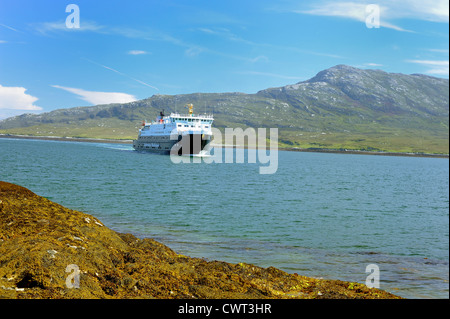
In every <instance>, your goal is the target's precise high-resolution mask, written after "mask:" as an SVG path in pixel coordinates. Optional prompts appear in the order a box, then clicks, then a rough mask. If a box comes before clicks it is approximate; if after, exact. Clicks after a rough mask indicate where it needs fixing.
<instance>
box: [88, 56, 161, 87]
mask: <svg viewBox="0 0 450 319" xmlns="http://www.w3.org/2000/svg"><path fill="white" fill-rule="evenodd" d="M84 60H86V61H88V62H90V63H93V64H96V65H98V66H100V67H102V68H105V69H107V70H110V71H113V72H115V73H117V74H120V75H123V76H125V77H127V78H129V79H131V80H133V81H136V82H138V83H140V84H142V85H145V86H147V87H149V88H152V89H155V90H157V91H159V89H158V88H157V87H154V86H153V85H150V84H148V83H145V82H144V81H141V80H139V79H136V78H134V77H132V76H129V75H128V74H125V73H123V72H120V71H117V70H116V69H113V68H111V67H109V66H106V65H103V64H100V63H97V62H95V61H92V60H89V59H86V58H84Z"/></svg>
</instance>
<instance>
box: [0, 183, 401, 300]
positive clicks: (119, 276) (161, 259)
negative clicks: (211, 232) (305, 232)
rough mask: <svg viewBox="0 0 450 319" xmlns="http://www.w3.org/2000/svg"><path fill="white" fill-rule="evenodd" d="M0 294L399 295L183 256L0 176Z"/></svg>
mask: <svg viewBox="0 0 450 319" xmlns="http://www.w3.org/2000/svg"><path fill="white" fill-rule="evenodd" d="M0 298H9V299H21V298H27V299H29V298H33V299H34V298H52V299H53V298H57V299H68V298H89V299H91V298H123V299H125V298H164V299H171V298H184V299H188V298H200V299H207V298H208V299H209V298H214V299H221V298H227V299H228V298H229V299H246V298H252V299H264V298H271V299H278V298H284V299H285V298H301V299H312V298H327V299H335V298H354V299H356V298H357V299H360V298H362V299H376V298H378V299H397V298H399V297H397V296H395V295H393V294H390V293H388V292H385V291H382V290H379V289H375V288H368V287H366V286H365V285H363V284H359V283H351V282H344V281H339V280H323V279H315V278H309V277H304V276H301V275H297V274H288V273H286V272H284V271H281V270H279V269H276V268H274V267H268V268H261V267H257V266H254V265H251V264H246V263H238V264H231V263H227V262H222V261H206V260H204V259H202V258H191V257H187V256H183V255H180V254H177V253H176V252H174V251H173V250H171V249H170V248H168V247H166V246H165V245H163V244H161V243H159V242H156V241H155V240H153V239H149V238H144V239H140V238H136V237H135V236H133V235H131V234H120V233H117V232H115V231H113V230H111V229H108V228H107V227H106V226H105V225H103V223H102V222H101V221H100V220H98V219H97V218H95V217H93V216H91V215H88V214H84V213H82V212H79V211H75V210H71V209H68V208H65V207H63V206H61V205H59V204H56V203H54V202H51V201H50V200H48V199H46V198H43V197H41V196H38V195H36V194H34V193H33V192H31V191H30V190H28V189H26V188H23V187H21V186H18V185H14V184H10V183H6V182H0Z"/></svg>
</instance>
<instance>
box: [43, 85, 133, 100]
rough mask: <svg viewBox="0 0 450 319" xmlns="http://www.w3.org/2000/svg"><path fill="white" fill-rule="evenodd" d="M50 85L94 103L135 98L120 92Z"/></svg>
mask: <svg viewBox="0 0 450 319" xmlns="http://www.w3.org/2000/svg"><path fill="white" fill-rule="evenodd" d="M52 87H54V88H58V89H62V90H65V91H67V92H70V93H73V94H76V95H78V96H79V98H80V99H82V100H85V101H87V102H89V103H92V104H94V105H98V104H109V103H129V102H133V101H136V100H137V98H136V97H135V96H133V95H131V94H126V93H120V92H96V91H86V90H82V89H77V88H69V87H64V86H60V85H52Z"/></svg>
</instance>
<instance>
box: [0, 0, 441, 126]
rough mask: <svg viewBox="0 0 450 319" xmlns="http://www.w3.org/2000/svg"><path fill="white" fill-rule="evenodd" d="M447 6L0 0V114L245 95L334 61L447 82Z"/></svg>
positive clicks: (325, 0)
mask: <svg viewBox="0 0 450 319" xmlns="http://www.w3.org/2000/svg"><path fill="white" fill-rule="evenodd" d="M69 4H76V5H77V6H78V8H79V28H76V27H75V28H69V27H68V26H73V25H74V23H76V19H72V17H73V16H74V14H75V13H76V12H75V11H73V10H68V12H66V7H67V6H68V5H69ZM369 4H375V5H376V8H374V7H373V6H369V7H368V5H369ZM377 9H379V20H377V11H376V10H377ZM448 11H449V2H448V0H446V1H440V0H434V1H419V0H404V1H396V0H391V1H386V0H382V1H375V0H370V1H352V0H346V1H340V0H337V1H329V0H315V1H298V0H297V1H293V0H279V1H274V0H271V1H268V0H257V1H253V0H240V1H235V0H227V1H214V0H209V1H200V0H198V1H191V0H164V1H144V0H129V1H118V0H109V1H103V0H95V1H92V0H68V1H61V0H39V1H36V0H0V119H2V118H6V117H9V116H13V115H18V114H22V113H39V112H48V111H51V110H54V109H58V108H68V107H75V106H90V105H95V104H103V103H112V102H130V101H133V100H137V99H144V98H147V97H150V96H152V95H154V94H184V93H195V92H244V93H256V92H257V91H258V90H262V89H265V88H268V87H276V86H283V85H287V84H293V83H297V82H299V81H304V80H307V79H309V78H311V77H313V76H314V75H315V74H317V73H318V72H319V71H321V70H323V69H326V68H329V67H332V66H334V65H337V64H347V65H352V66H355V67H360V68H376V69H382V70H384V71H387V72H397V73H406V74H411V73H423V74H427V75H431V76H437V77H443V78H448V75H449V51H448V48H449V31H448V28H449V14H448ZM69 16H70V17H69ZM68 17H69V19H68ZM67 19H68V24H66V20H67ZM378 21H379V24H377V23H378ZM377 25H379V27H378V28H376V27H372V28H369V26H377ZM75 26H76V25H75Z"/></svg>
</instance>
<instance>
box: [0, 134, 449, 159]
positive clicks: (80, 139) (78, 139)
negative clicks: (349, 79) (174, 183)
mask: <svg viewBox="0 0 450 319" xmlns="http://www.w3.org/2000/svg"><path fill="white" fill-rule="evenodd" d="M0 138H16V139H28V140H46V141H63V142H87V143H108V144H132V143H133V140H128V139H127V140H114V139H99V138H87V137H58V136H30V135H12V134H0ZM217 146H219V145H217ZM223 147H230V146H226V145H225V146H223ZM278 149H279V150H280V151H289V152H308V153H332V154H359V155H382V156H407V157H431V158H449V154H427V153H402V152H375V151H358V150H334V149H318V148H315V149H307V148H292V147H289V148H278Z"/></svg>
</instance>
